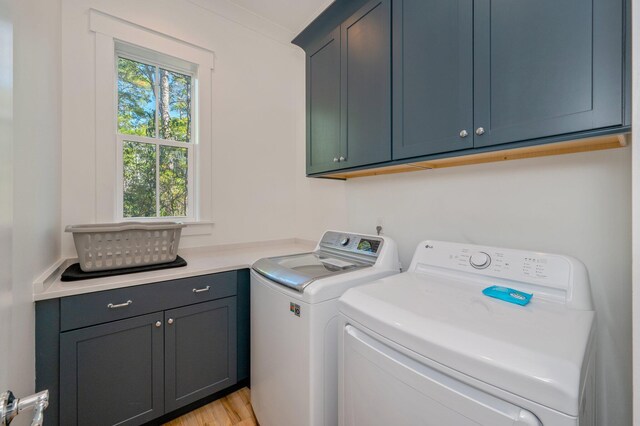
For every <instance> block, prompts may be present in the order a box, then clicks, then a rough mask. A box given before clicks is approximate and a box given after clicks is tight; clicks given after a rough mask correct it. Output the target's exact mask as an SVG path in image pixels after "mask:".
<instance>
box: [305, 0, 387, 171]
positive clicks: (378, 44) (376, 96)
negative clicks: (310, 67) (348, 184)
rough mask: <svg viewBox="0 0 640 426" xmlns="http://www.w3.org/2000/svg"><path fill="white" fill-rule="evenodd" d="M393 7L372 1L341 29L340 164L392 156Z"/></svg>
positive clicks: (341, 165) (377, 0) (381, 160)
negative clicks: (391, 61) (391, 8)
mask: <svg viewBox="0 0 640 426" xmlns="http://www.w3.org/2000/svg"><path fill="white" fill-rule="evenodd" d="M390 6H391V3H390V0H374V1H370V2H368V3H367V4H365V5H364V6H363V7H362V8H361V9H360V10H358V11H357V12H356V13H355V14H354V15H352V16H351V17H350V18H349V19H347V20H346V21H345V22H344V23H343V24H342V25H341V28H340V33H341V36H342V43H341V48H342V60H341V61H340V66H341V79H340V80H341V83H342V86H341V89H342V97H341V105H342V121H341V128H342V133H341V137H340V141H341V144H340V146H341V150H340V157H339V160H340V162H341V164H340V168H345V167H354V166H361V165H365V164H373V163H380V162H383V161H388V160H390V159H391V147H390V145H389V142H390V140H391V63H390V58H391V10H390ZM313 124H314V123H313V122H312V123H311V125H312V126H313Z"/></svg>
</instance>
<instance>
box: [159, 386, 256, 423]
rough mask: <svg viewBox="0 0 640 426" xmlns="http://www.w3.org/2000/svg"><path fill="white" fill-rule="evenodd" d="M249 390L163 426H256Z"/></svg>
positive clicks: (239, 392)
mask: <svg viewBox="0 0 640 426" xmlns="http://www.w3.org/2000/svg"><path fill="white" fill-rule="evenodd" d="M250 392H251V391H250V390H249V388H242V389H240V390H238V391H236V392H234V393H232V394H229V395H227V396H225V397H224V398H221V399H218V400H216V401H213V402H211V403H209V404H207V405H205V406H203V407H200V408H198V409H197V410H195V411H192V412H190V413H187V414H185V415H184V416H182V417H178V418H177V419H174V420H172V421H170V422H169V423H165V425H164V426H229V425H239V426H257V425H258V422H257V421H256V417H255V416H254V414H253V409H252V408H251V403H250V401H251V397H250V395H251V394H250Z"/></svg>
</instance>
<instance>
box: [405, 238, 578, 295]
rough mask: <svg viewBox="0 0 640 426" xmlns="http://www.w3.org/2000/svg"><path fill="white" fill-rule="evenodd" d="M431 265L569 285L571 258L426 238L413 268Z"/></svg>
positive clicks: (487, 274) (413, 262) (542, 283)
mask: <svg viewBox="0 0 640 426" xmlns="http://www.w3.org/2000/svg"><path fill="white" fill-rule="evenodd" d="M429 267H437V268H438V269H440V270H442V269H443V268H444V269H450V270H455V271H463V272H466V273H472V274H481V275H485V276H488V277H495V278H503V279H507V280H513V281H519V282H526V283H530V284H536V285H543V286H545V287H553V288H567V286H568V285H569V280H570V278H571V268H572V265H571V262H570V261H569V260H568V258H566V257H565V256H560V255H553V254H546V253H539V252H532V251H525V250H513V249H501V248H496V247H486V246H475V245H471V244H459V243H449V242H441V241H425V242H423V243H421V245H420V246H419V247H418V249H417V250H416V252H415V254H414V257H413V260H412V262H411V266H410V267H409V271H420V270H424V269H425V268H427V269H428V268H429Z"/></svg>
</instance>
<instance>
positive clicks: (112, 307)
mask: <svg viewBox="0 0 640 426" xmlns="http://www.w3.org/2000/svg"><path fill="white" fill-rule="evenodd" d="M132 303H133V302H132V301H131V300H127V301H126V302H124V303H119V304H117V305H114V304H113V303H109V304H108V305H107V308H109V309H118V308H126V307H127V306H129V305H130V304H132Z"/></svg>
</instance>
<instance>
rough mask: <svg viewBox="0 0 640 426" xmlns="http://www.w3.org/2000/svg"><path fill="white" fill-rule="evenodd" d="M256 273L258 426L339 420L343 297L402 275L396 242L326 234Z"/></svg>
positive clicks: (260, 264)
mask: <svg viewBox="0 0 640 426" xmlns="http://www.w3.org/2000/svg"><path fill="white" fill-rule="evenodd" d="M252 269H253V270H252V271H251V404H252V406H253V410H254V412H255V414H256V417H257V419H258V422H259V423H260V425H261V426H284V425H296V426H335V425H336V424H337V422H338V352H337V345H338V331H339V327H338V298H339V297H340V296H341V295H342V294H343V293H344V292H345V291H346V290H348V289H349V288H352V287H355V286H358V285H362V284H365V283H369V282H371V281H374V280H376V279H378V278H382V277H386V276H389V275H392V274H397V273H399V272H400V261H399V259H398V250H397V247H396V244H395V243H394V242H393V240H391V239H389V238H387V237H382V236H372V235H359V234H351V233H346V232H336V231H327V232H326V233H325V234H324V235H323V237H322V240H321V241H320V242H319V243H318V245H317V247H316V250H315V251H313V252H312V253H305V254H298V255H291V256H282V257H275V258H267V259H261V260H259V261H257V262H256V263H254V264H253V267H252Z"/></svg>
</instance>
